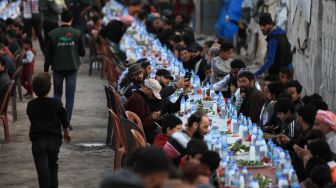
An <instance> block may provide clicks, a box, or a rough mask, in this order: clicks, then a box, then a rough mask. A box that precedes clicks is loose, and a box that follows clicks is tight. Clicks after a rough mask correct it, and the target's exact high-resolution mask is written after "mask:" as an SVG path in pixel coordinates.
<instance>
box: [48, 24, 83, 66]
mask: <svg viewBox="0 0 336 188" xmlns="http://www.w3.org/2000/svg"><path fill="white" fill-rule="evenodd" d="M48 35H49V41H47V48H46V49H45V50H46V61H45V64H44V70H45V71H46V72H47V71H48V70H49V66H50V65H51V68H52V70H53V71H76V70H78V68H79V66H80V64H81V63H80V57H79V56H84V55H85V43H84V37H83V35H82V33H81V31H80V30H78V29H75V28H72V27H70V26H66V25H63V26H61V27H59V28H57V29H54V30H52V31H50V32H49V34H48Z"/></svg>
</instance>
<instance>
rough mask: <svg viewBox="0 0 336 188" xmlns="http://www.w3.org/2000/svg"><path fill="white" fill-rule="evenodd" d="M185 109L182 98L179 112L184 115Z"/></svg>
mask: <svg viewBox="0 0 336 188" xmlns="http://www.w3.org/2000/svg"><path fill="white" fill-rule="evenodd" d="M185 108H186V104H185V100H184V97H182V99H181V106H180V112H181V113H182V114H183V113H185Z"/></svg>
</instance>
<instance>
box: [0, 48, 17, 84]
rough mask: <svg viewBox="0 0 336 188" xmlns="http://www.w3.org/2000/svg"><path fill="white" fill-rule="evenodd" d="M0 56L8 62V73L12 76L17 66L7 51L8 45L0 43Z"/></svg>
mask: <svg viewBox="0 0 336 188" xmlns="http://www.w3.org/2000/svg"><path fill="white" fill-rule="evenodd" d="M0 56H1V57H2V59H3V60H4V61H5V62H6V72H7V73H8V75H9V77H12V76H13V74H14V72H15V70H16V67H15V65H14V62H13V59H12V58H10V56H9V55H8V53H7V52H6V46H5V45H4V44H2V43H0Z"/></svg>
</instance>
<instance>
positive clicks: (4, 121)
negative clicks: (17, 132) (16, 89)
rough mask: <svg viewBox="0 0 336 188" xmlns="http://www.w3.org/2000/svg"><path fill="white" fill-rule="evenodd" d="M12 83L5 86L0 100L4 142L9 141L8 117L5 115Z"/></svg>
mask: <svg viewBox="0 0 336 188" xmlns="http://www.w3.org/2000/svg"><path fill="white" fill-rule="evenodd" d="M13 86H14V83H13V82H12V83H10V84H9V85H8V86H7V90H6V93H5V95H4V96H3V98H2V102H1V107H0V115H1V116H0V117H1V120H2V124H3V127H4V133H5V143H8V142H9V127H8V117H7V109H8V103H9V98H10V96H11V94H12V90H13Z"/></svg>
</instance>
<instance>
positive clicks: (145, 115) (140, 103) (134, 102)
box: [125, 79, 161, 143]
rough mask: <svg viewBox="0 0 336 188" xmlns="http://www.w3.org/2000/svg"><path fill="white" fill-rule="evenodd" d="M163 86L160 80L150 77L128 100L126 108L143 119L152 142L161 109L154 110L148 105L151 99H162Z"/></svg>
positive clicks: (147, 135)
mask: <svg viewBox="0 0 336 188" xmlns="http://www.w3.org/2000/svg"><path fill="white" fill-rule="evenodd" d="M160 91H161V86H160V84H159V82H158V81H156V80H154V79H148V80H146V81H145V84H144V85H143V86H142V87H141V88H140V89H138V90H136V91H135V92H134V93H133V94H132V95H131V96H130V97H129V98H128V100H127V102H126V104H125V109H126V110H128V111H132V112H134V113H135V114H136V115H138V116H139V118H140V119H141V121H142V125H143V126H144V132H145V135H146V139H147V141H148V142H149V143H152V142H153V140H154V137H155V136H156V134H157V133H156V127H157V126H156V124H155V123H154V121H155V120H156V119H158V118H159V117H160V115H161V112H160V111H157V112H152V111H151V110H150V108H149V106H148V102H149V100H151V99H153V98H156V99H161V96H160Z"/></svg>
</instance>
